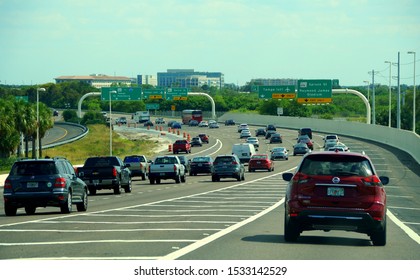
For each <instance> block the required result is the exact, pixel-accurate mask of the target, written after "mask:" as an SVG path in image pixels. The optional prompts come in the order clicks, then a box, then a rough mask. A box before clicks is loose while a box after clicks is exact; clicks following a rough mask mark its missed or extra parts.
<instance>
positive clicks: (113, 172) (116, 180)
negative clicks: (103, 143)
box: [77, 156, 131, 195]
mask: <svg viewBox="0 0 420 280" xmlns="http://www.w3.org/2000/svg"><path fill="white" fill-rule="evenodd" d="M129 166H130V164H124V163H123V161H122V160H121V159H120V158H119V157H117V156H108V157H90V158H87V159H86V161H85V164H84V165H83V166H82V167H79V168H77V176H78V177H79V178H80V179H82V180H83V181H84V182H85V183H86V185H87V186H88V190H89V194H90V195H95V194H96V191H97V190H104V189H108V190H114V194H120V193H121V188H124V191H125V192H126V193H129V192H131V172H130V170H129V169H128V168H129Z"/></svg>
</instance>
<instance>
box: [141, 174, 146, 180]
mask: <svg viewBox="0 0 420 280" xmlns="http://www.w3.org/2000/svg"><path fill="white" fill-rule="evenodd" d="M141 179H142V180H143V181H145V180H146V174H145V173H143V174H141Z"/></svg>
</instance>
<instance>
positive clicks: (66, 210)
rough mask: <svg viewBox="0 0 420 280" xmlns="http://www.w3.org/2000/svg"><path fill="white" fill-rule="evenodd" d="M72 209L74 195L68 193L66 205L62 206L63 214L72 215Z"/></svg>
mask: <svg viewBox="0 0 420 280" xmlns="http://www.w3.org/2000/svg"><path fill="white" fill-rule="evenodd" d="M71 208H72V194H71V192H69V193H68V195H67V199H66V201H64V204H63V205H61V206H60V209H61V213H62V214H69V213H71V210H72V209H71Z"/></svg>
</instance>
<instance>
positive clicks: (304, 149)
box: [293, 142, 311, 156]
mask: <svg viewBox="0 0 420 280" xmlns="http://www.w3.org/2000/svg"><path fill="white" fill-rule="evenodd" d="M310 152H311V149H309V147H308V145H306V144H305V143H302V142H301V143H297V144H296V145H294V146H293V155H294V156H295V155H304V154H307V153H310Z"/></svg>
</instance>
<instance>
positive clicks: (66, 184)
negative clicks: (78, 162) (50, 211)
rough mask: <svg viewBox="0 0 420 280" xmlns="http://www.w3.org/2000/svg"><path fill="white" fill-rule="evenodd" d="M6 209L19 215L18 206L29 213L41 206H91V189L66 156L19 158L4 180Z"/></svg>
mask: <svg viewBox="0 0 420 280" xmlns="http://www.w3.org/2000/svg"><path fill="white" fill-rule="evenodd" d="M3 197H4V212H5V214H6V216H15V215H16V212H17V209H18V208H22V207H24V208H25V212H26V214H28V215H32V214H34V213H35V210H36V208H37V207H47V206H55V207H60V209H61V213H70V212H71V211H72V205H73V204H76V206H77V211H86V210H87V207H88V189H87V186H86V184H85V183H84V182H83V181H82V180H81V179H80V178H78V177H77V176H76V172H75V170H74V167H73V165H72V164H71V163H70V162H69V161H68V160H66V159H65V158H59V157H56V158H52V159H25V160H18V161H16V162H15V163H14V164H13V166H12V169H11V170H10V173H9V176H8V177H7V178H6V181H5V183H4V191H3Z"/></svg>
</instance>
